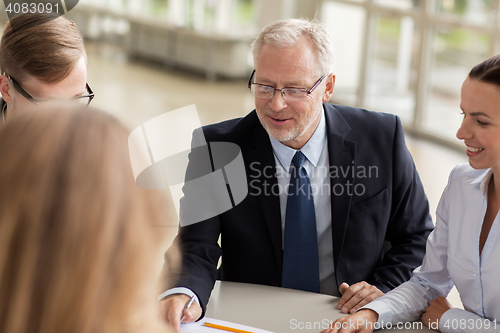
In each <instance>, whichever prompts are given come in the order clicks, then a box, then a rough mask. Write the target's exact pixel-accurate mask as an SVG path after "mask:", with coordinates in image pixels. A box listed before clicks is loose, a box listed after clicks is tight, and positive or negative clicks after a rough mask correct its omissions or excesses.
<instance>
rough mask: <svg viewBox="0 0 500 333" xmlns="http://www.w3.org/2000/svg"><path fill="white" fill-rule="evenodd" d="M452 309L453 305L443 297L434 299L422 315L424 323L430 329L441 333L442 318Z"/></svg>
mask: <svg viewBox="0 0 500 333" xmlns="http://www.w3.org/2000/svg"><path fill="white" fill-rule="evenodd" d="M451 308H453V306H452V305H451V303H450V302H448V300H447V299H446V298H444V297H443V296H439V297H438V298H436V299H433V300H432V301H431V302H430V304H429V306H428V307H427V309H425V312H424V314H423V315H422V322H423V323H424V324H425V326H427V327H429V328H430V329H433V330H435V331H438V332H439V321H440V320H441V316H442V315H443V314H444V313H445V312H446V311H448V310H449V309H451Z"/></svg>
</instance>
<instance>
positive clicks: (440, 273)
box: [323, 55, 500, 333]
mask: <svg viewBox="0 0 500 333" xmlns="http://www.w3.org/2000/svg"><path fill="white" fill-rule="evenodd" d="M460 107H461V109H462V111H463V116H464V118H463V121H462V125H461V127H460V129H459V130H458V132H457V138H459V139H460V140H463V141H464V143H465V145H466V146H467V155H468V156H469V164H464V165H459V166H457V167H455V169H454V170H453V171H452V172H451V174H450V177H449V181H448V185H447V187H446V189H445V190H444V193H443V195H442V197H441V200H440V202H439V206H438V208H437V212H436V217H437V220H436V229H435V230H434V231H433V232H432V233H431V235H430V236H429V239H428V240H427V252H426V255H425V258H424V260H423V263H422V266H421V267H419V268H417V269H416V270H415V271H414V275H413V277H412V278H411V280H410V281H408V282H406V283H403V284H402V285H400V286H399V287H397V288H396V289H394V290H393V291H390V292H389V293H387V294H386V295H385V296H383V297H380V298H378V299H376V300H374V301H373V302H371V303H370V304H368V305H366V306H364V307H363V308H361V309H359V310H358V311H357V312H356V313H355V314H353V315H350V316H347V317H343V318H340V319H339V320H337V321H336V322H334V323H333V324H332V325H331V326H330V328H329V329H326V330H324V331H323V333H326V332H328V333H336V332H341V333H344V332H363V333H364V332H367V333H369V332H371V331H373V329H377V328H381V327H382V326H385V327H389V326H392V327H395V326H396V325H397V323H403V322H408V321H414V320H418V319H419V318H421V319H422V322H423V323H424V324H425V325H427V326H428V327H430V328H432V329H434V330H440V331H441V332H492V331H496V332H500V281H499V277H500V217H499V216H498V210H499V207H500V55H497V56H494V57H492V58H490V59H488V60H486V61H484V62H482V63H480V64H479V65H477V66H475V67H474V68H473V69H472V70H471V72H470V73H469V75H468V77H467V79H466V80H465V82H464V83H463V85H462V93H461V104H460ZM453 285H455V286H456V287H457V289H458V292H459V293H460V298H461V300H462V303H463V305H464V308H465V310H462V309H458V308H453V307H452V306H451V304H450V303H449V302H448V301H447V300H446V298H445V297H446V295H448V293H449V292H450V290H451V288H452V287H453Z"/></svg>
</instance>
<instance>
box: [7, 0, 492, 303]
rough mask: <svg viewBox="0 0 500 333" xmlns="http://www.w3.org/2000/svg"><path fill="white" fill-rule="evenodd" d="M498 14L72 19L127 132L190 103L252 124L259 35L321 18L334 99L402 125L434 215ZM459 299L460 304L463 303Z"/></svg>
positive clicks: (189, 8) (81, 14)
mask: <svg viewBox="0 0 500 333" xmlns="http://www.w3.org/2000/svg"><path fill="white" fill-rule="evenodd" d="M499 6H500V4H499V0H82V1H80V3H79V4H78V5H77V7H76V8H75V9H73V10H72V11H71V12H70V13H68V14H67V15H66V16H67V17H68V18H70V19H72V20H74V21H75V22H76V23H77V25H78V28H79V29H80V31H81V32H82V34H83V35H84V37H85V39H86V41H87V52H88V82H89V84H90V86H91V87H92V89H93V90H94V92H95V93H96V97H95V99H94V101H93V102H92V104H93V105H94V106H96V107H98V108H101V109H103V110H106V111H108V112H110V113H112V114H114V115H116V116H117V117H118V118H119V119H120V121H122V122H123V123H125V124H126V125H128V126H129V127H130V128H135V127H137V126H139V125H141V124H142V123H143V122H145V121H147V120H149V119H151V118H153V117H155V116H157V115H160V114H162V113H165V112H167V111H171V110H175V109H177V108H180V107H183V106H187V105H191V104H195V105H196V108H197V110H198V112H199V115H200V118H201V122H202V124H209V123H214V122H218V121H222V120H226V119H229V118H234V117H241V116H244V115H246V114H247V113H248V112H249V111H251V110H252V109H253V108H254V102H253V96H252V95H251V93H250V92H249V90H248V88H247V80H248V76H249V74H250V73H251V70H252V68H253V67H252V58H251V55H250V43H251V41H252V39H253V37H254V36H255V35H256V33H257V32H258V31H259V29H260V28H262V27H263V26H265V25H266V24H267V23H269V22H271V21H274V20H277V19H280V18H289V17H307V18H312V17H316V18H317V19H319V20H320V21H322V22H324V23H325V24H326V25H327V27H328V29H329V30H330V33H331V35H332V37H333V40H334V44H335V47H336V69H335V71H336V75H337V80H336V89H335V91H334V94H333V97H332V100H331V102H332V103H339V104H347V105H353V106H358V107H362V108H367V109H370V110H375V111H379V112H390V113H394V114H397V115H398V116H399V117H401V119H402V121H403V124H404V126H405V130H406V133H407V134H408V135H407V142H408V146H409V148H410V151H411V153H412V155H413V157H414V159H415V163H416V165H417V169H418V171H419V173H420V176H421V178H422V181H423V183H424V187H425V189H426V192H427V195H428V198H429V202H430V206H431V214H432V216H433V217H435V209H436V206H437V203H438V201H439V198H440V195H441V193H442V191H443V189H444V187H445V185H446V182H447V179H448V175H449V172H450V171H451V169H452V168H453V167H454V166H455V165H457V164H460V163H466V162H467V156H466V155H465V149H464V146H463V143H461V142H460V141H458V140H457V139H456V138H455V133H456V130H457V129H458V127H459V125H460V123H461V119H462V116H461V115H460V108H459V103H460V96H459V94H460V86H461V84H462V82H463V80H464V79H465V77H466V75H467V73H468V71H469V70H470V68H472V66H474V65H475V64H477V63H479V62H480V61H482V60H484V59H486V58H488V57H490V56H492V55H494V54H496V53H497V52H499V49H500V45H499V43H500V29H499V22H498V21H499V19H498V16H499ZM2 12H3V13H5V11H2ZM5 20H6V17H4V21H5ZM380 149H384V147H380ZM369 153H373V152H369ZM172 212H173V215H175V213H174V210H172ZM170 228H176V226H175V225H172V226H170ZM159 229H161V228H159ZM452 302H453V303H454V305H455V306H460V301H459V300H458V298H457V296H456V294H454V295H453V296H452Z"/></svg>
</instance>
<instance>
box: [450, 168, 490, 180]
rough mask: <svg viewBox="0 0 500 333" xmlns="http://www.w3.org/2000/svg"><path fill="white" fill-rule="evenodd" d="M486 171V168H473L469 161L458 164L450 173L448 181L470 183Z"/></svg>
mask: <svg viewBox="0 0 500 333" xmlns="http://www.w3.org/2000/svg"><path fill="white" fill-rule="evenodd" d="M486 172H488V169H474V168H473V167H471V166H470V164H469V163H464V164H459V165H457V166H456V167H455V168H453V170H452V171H451V173H450V178H449V183H450V184H451V183H456V182H460V183H464V182H466V183H470V182H473V181H474V180H476V179H477V178H479V177H480V176H482V175H484V174H485V173H486Z"/></svg>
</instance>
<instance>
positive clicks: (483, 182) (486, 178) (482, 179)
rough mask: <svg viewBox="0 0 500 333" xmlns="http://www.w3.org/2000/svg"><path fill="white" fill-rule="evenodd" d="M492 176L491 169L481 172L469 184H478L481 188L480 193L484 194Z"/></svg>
mask: <svg viewBox="0 0 500 333" xmlns="http://www.w3.org/2000/svg"><path fill="white" fill-rule="evenodd" d="M492 175H493V169H491V168H490V169H487V170H486V171H485V172H483V173H482V174H481V175H480V176H479V177H477V178H476V179H474V180H473V181H472V182H471V184H478V183H479V184H480V186H481V192H483V193H485V191H486V189H487V188H488V184H489V182H490V179H491V176H492Z"/></svg>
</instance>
